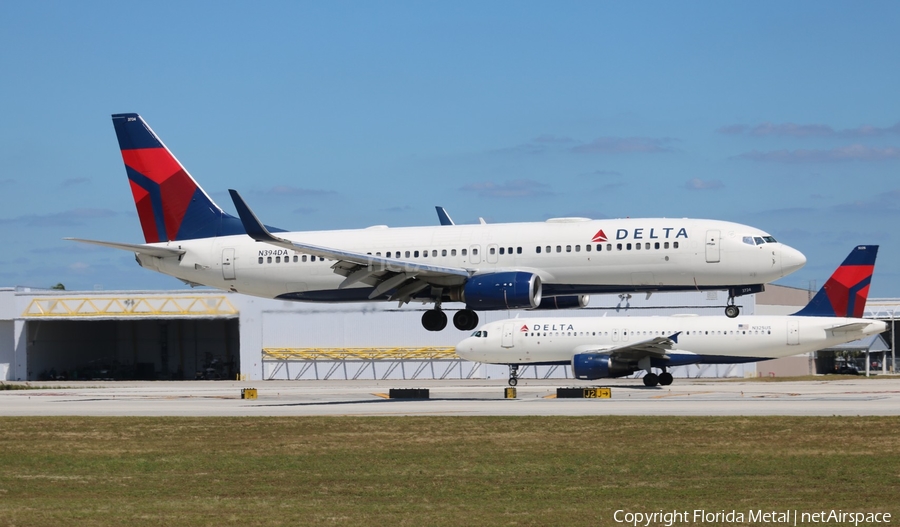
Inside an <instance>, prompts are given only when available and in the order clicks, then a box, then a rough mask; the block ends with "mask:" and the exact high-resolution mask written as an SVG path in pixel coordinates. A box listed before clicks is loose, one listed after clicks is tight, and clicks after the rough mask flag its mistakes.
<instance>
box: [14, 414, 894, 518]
mask: <svg viewBox="0 0 900 527" xmlns="http://www.w3.org/2000/svg"><path fill="white" fill-rule="evenodd" d="M898 433H900V419H897V418H893V417H829V418H816V417H759V418H746V417H734V418H732V417H723V418H718V417H685V418H682V417H509V418H483V417H473V418H469V417H365V418H360V417H321V418H318V417H298V418H224V419H223V418H173V417H165V418H126V417H121V418H100V417H98V418H70V417H40V418H36V417H28V418H0V525H15V526H32V525H35V526H38V525H39V526H48V525H100V526H103V525H137V526H140V525H186V526H193V525H211V526H213V525H216V526H217V525H254V526H257V525H291V526H293V525H409V526H419V525H448V526H449V525H614V522H613V521H612V513H613V511H615V510H616V509H625V510H630V511H646V512H653V511H658V510H660V509H662V510H673V509H678V510H685V509H687V510H693V509H706V510H708V511H718V510H722V509H725V510H727V511H730V510H732V509H736V510H739V511H745V512H746V511H748V510H750V509H754V510H756V509H777V510H783V509H797V510H800V511H801V512H802V511H818V510H822V509H824V510H830V509H832V508H834V509H843V510H845V511H848V510H854V511H884V512H891V513H894V518H896V517H897V514H896V513H900V506H898V505H897V503H898V502H897V499H896V496H897V494H898V491H900V442H898V440H897V438H898ZM704 525H715V524H709V523H707V524H704Z"/></svg>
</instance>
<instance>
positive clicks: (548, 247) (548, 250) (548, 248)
mask: <svg viewBox="0 0 900 527" xmlns="http://www.w3.org/2000/svg"><path fill="white" fill-rule="evenodd" d="M547 252H548V253H549V252H551V251H550V246H549V245H548V246H547Z"/></svg>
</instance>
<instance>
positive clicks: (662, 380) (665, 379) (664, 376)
mask: <svg viewBox="0 0 900 527" xmlns="http://www.w3.org/2000/svg"><path fill="white" fill-rule="evenodd" d="M672 380H673V379H672V374H671V373H669V372H667V371H664V372H662V373H660V374H659V384H660V386H668V385H670V384H672Z"/></svg>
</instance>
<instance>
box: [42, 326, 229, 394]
mask: <svg viewBox="0 0 900 527" xmlns="http://www.w3.org/2000/svg"><path fill="white" fill-rule="evenodd" d="M26 331H27V334H28V344H27V353H28V379H29V380H62V379H65V380H69V379H86V380H90V379H110V380H156V379H160V380H162V379H167V380H189V379H234V378H235V377H236V375H237V374H238V373H239V365H240V349H239V347H240V345H239V342H240V337H239V324H238V319H237V318H214V319H210V318H191V319H184V318H182V319H165V318H161V319H147V318H144V319H140V320H128V319H118V320H46V319H44V320H29V321H28V322H27V323H26Z"/></svg>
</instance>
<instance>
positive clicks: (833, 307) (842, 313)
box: [794, 245, 878, 318]
mask: <svg viewBox="0 0 900 527" xmlns="http://www.w3.org/2000/svg"><path fill="white" fill-rule="evenodd" d="M877 255H878V246H877V245H860V246H857V247H856V248H854V249H853V251H852V252H851V253H850V255H849V256H847V258H846V259H845V260H844V263H842V264H841V266H840V267H838V268H837V270H836V271H835V272H834V274H832V275H831V278H829V279H828V281H827V282H825V285H824V286H823V287H822V289H819V292H818V293H816V296H814V297H813V299H812V300H811V301H810V302H809V304H807V305H806V307H804V308H803V309H801V310H800V311H798V312H796V313H794V314H795V315H798V316H804V317H852V318H862V315H863V310H865V307H866V299H867V298H868V296H869V284H870V283H871V282H872V272H873V271H874V270H875V257H876V256H877Z"/></svg>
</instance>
